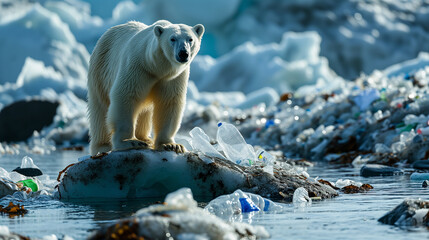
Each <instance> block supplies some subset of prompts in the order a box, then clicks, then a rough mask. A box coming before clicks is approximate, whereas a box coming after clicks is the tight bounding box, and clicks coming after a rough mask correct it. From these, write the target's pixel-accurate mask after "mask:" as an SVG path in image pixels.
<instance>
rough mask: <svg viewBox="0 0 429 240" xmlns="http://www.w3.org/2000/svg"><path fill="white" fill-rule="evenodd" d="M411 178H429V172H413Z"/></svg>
mask: <svg viewBox="0 0 429 240" xmlns="http://www.w3.org/2000/svg"><path fill="white" fill-rule="evenodd" d="M410 180H419V181H420V180H429V173H418V172H415V173H413V174H411V176H410Z"/></svg>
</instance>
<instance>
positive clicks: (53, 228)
mask: <svg viewBox="0 0 429 240" xmlns="http://www.w3.org/2000/svg"><path fill="white" fill-rule="evenodd" d="M84 154H86V153H83V152H74V151H64V152H55V153H53V154H51V155H29V156H30V157H31V158H33V160H34V162H35V164H36V165H38V166H39V167H40V168H41V169H42V171H44V173H45V174H47V175H48V176H49V177H50V178H51V179H55V178H56V177H57V175H58V172H59V171H60V170H62V169H63V168H64V167H65V166H67V165H69V164H71V163H73V162H75V161H76V160H77V158H78V157H79V156H81V155H84ZM22 157H23V155H19V156H16V155H0V166H1V167H3V168H5V169H6V170H8V171H11V170H12V169H14V168H15V167H17V166H20V164H21V159H22ZM307 171H308V173H309V174H310V176H312V177H316V176H319V178H322V179H325V180H329V181H333V182H335V181H336V180H338V179H339V178H343V179H346V178H347V179H351V180H354V181H359V182H363V183H369V184H371V185H372V186H374V189H373V190H371V191H369V192H368V193H364V194H349V195H347V194H340V196H339V197H337V198H334V199H329V200H323V201H317V202H315V201H313V204H312V206H311V207H306V208H295V207H293V205H288V207H287V209H286V211H285V212H284V213H277V214H269V213H259V214H258V213H255V212H253V213H249V214H243V215H242V218H241V221H243V222H248V223H251V224H256V225H262V226H264V227H265V228H266V229H267V230H268V232H269V233H270V234H271V235H272V239H305V238H308V239H330V240H332V239H422V238H429V231H428V230H427V229H426V228H422V227H419V228H411V229H401V228H398V227H394V226H390V225H384V224H381V223H379V222H377V219H378V218H380V217H381V216H383V215H384V214H385V213H387V212H388V211H389V210H391V209H392V208H394V207H395V206H397V205H398V204H399V203H401V202H402V201H403V199H405V198H422V199H425V200H429V189H425V188H422V187H421V181H410V180H409V175H405V176H395V177H384V178H381V177H378V178H362V177H360V176H359V169H355V168H337V167H336V166H332V165H326V164H322V163H318V164H316V166H315V167H313V168H308V169H307ZM157 200H159V199H144V200H126V199H123V200H109V199H99V200H91V201H88V200H80V201H77V200H74V201H71V202H61V201H57V200H53V199H47V198H44V199H38V200H35V199H30V200H25V201H23V202H22V204H24V206H25V207H26V208H27V209H28V210H29V213H28V214H27V215H25V216H24V217H15V218H8V217H7V216H1V215H0V225H6V226H8V227H9V229H10V230H11V231H13V232H16V233H19V234H23V235H27V236H31V237H42V236H45V235H49V234H55V235H57V236H59V237H61V236H62V235H63V234H67V235H68V236H71V237H73V238H75V239H85V238H86V237H87V236H88V235H89V234H90V232H91V231H93V230H95V229H98V228H99V227H100V226H103V225H105V224H109V223H113V222H115V220H116V219H119V218H124V217H127V216H130V215H131V214H132V213H134V212H136V211H137V210H138V209H140V208H142V207H146V206H148V205H149V204H152V203H154V202H155V201H157ZM6 201H7V200H5V199H2V200H0V204H3V205H4V204H5V203H6ZM202 205H204V203H202Z"/></svg>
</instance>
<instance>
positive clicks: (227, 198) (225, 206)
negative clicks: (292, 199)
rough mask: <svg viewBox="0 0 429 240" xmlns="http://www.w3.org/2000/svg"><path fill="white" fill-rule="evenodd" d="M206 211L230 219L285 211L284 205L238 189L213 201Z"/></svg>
mask: <svg viewBox="0 0 429 240" xmlns="http://www.w3.org/2000/svg"><path fill="white" fill-rule="evenodd" d="M204 209H205V210H206V211H208V212H209V213H211V214H213V215H216V216H218V217H229V216H232V215H237V214H241V213H249V212H262V211H264V212H267V211H269V212H280V211H283V210H284V205H282V204H280V203H276V202H273V201H271V200H269V199H266V198H263V197H261V196H260V195H257V194H253V193H247V192H243V191H241V190H240V189H238V190H236V191H235V192H233V193H231V194H228V195H222V196H219V197H217V198H215V199H213V200H212V201H210V202H209V203H208V204H207V206H206V207H205V208H204Z"/></svg>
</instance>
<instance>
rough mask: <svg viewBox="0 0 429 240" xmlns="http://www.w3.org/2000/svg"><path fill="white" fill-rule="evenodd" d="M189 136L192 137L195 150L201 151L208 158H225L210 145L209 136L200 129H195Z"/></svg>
mask: <svg viewBox="0 0 429 240" xmlns="http://www.w3.org/2000/svg"><path fill="white" fill-rule="evenodd" d="M189 135H191V137H192V139H191V145H192V148H193V149H194V150H198V151H201V152H202V153H204V154H205V155H207V156H210V157H218V158H224V156H222V154H220V153H219V152H218V151H217V150H216V148H214V147H213V145H211V144H210V138H209V136H207V134H206V133H205V132H204V131H203V130H202V129H201V128H199V127H195V128H193V129H192V130H191V131H190V132H189Z"/></svg>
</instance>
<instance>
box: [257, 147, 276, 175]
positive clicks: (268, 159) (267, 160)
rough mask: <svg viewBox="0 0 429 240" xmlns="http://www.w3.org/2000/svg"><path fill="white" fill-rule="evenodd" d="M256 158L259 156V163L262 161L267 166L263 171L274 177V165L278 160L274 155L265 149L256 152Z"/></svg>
mask: <svg viewBox="0 0 429 240" xmlns="http://www.w3.org/2000/svg"><path fill="white" fill-rule="evenodd" d="M256 156H258V160H259V161H262V162H263V163H264V164H265V166H264V168H263V170H264V171H265V172H267V173H269V174H271V175H273V174H274V168H273V165H274V161H275V160H276V158H275V157H274V156H273V155H271V154H269V153H268V152H267V151H265V150H264V149H259V150H258V151H257V152H256Z"/></svg>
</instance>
